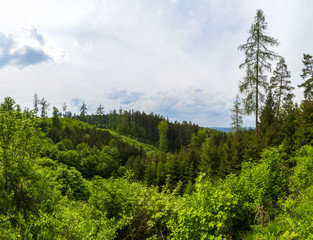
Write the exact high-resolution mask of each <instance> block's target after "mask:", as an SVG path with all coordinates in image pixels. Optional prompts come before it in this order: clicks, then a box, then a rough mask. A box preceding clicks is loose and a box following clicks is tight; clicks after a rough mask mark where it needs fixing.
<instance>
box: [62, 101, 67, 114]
mask: <svg viewBox="0 0 313 240" xmlns="http://www.w3.org/2000/svg"><path fill="white" fill-rule="evenodd" d="M66 110H67V105H66V102H64V103H63V105H62V111H63V117H65V116H66Z"/></svg>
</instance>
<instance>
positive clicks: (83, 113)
mask: <svg viewBox="0 0 313 240" xmlns="http://www.w3.org/2000/svg"><path fill="white" fill-rule="evenodd" d="M86 114H87V106H86V104H85V102H83V105H82V106H81V107H80V116H81V117H85V116H86Z"/></svg>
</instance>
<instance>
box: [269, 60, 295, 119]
mask: <svg viewBox="0 0 313 240" xmlns="http://www.w3.org/2000/svg"><path fill="white" fill-rule="evenodd" d="M290 77H291V75H290V71H288V70H287V65H286V63H285V59H284V58H280V60H279V62H278V63H277V65H276V69H275V71H274V73H273V77H271V82H270V89H271V90H272V93H273V100H274V101H275V103H276V104H275V105H276V106H275V108H276V117H278V116H279V111H280V108H281V106H282V105H284V104H285V102H287V101H288V100H290V98H292V97H293V96H294V95H293V93H291V91H292V90H293V89H294V87H292V86H290V83H291V81H290V80H289V79H290Z"/></svg>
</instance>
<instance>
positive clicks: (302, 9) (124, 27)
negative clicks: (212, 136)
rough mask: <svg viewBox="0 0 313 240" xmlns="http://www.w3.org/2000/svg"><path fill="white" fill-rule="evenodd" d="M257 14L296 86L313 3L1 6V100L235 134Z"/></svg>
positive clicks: (248, 121)
mask: <svg viewBox="0 0 313 240" xmlns="http://www.w3.org/2000/svg"><path fill="white" fill-rule="evenodd" d="M257 9H262V10H263V11H264V15H265V19H266V21H267V23H268V29H267V32H268V34H269V35H270V36H272V37H274V38H276V39H278V41H279V43H280V45H279V46H278V47H275V48H273V49H272V50H274V51H275V52H277V53H278V54H280V55H281V56H283V57H284V58H285V60H286V63H287V65H288V69H289V70H290V71H291V76H292V77H291V81H292V85H293V86H295V87H296V86H297V85H298V84H300V83H302V82H303V80H302V79H301V77H300V74H301V72H302V68H303V63H302V59H303V54H304V53H306V54H311V55H312V54H313V45H312V39H313V28H312V27H311V25H312V23H313V14H312V12H313V1H312V0H297V1H295V0H274V1H273V0H258V1H251V0H236V1H234V0H223V1H221V0H131V1H130V0H45V1H42V0H28V1H23V0H10V1H6V0H3V1H0V82H1V87H0V101H3V99H4V98H5V97H7V96H10V97H12V98H13V99H15V101H16V102H17V103H18V104H20V105H21V107H22V108H24V107H29V108H32V106H33V96H34V94H35V93H37V94H38V96H39V98H45V99H46V100H48V102H49V103H50V109H52V107H53V106H56V107H58V108H59V109H60V110H61V109H62V105H63V103H64V102H65V103H66V105H67V108H68V110H70V111H72V113H79V109H80V107H81V105H82V103H83V102H85V103H86V105H87V108H88V110H87V112H88V113H89V114H92V113H95V111H96V108H97V107H98V106H99V105H100V104H101V105H102V106H104V108H105V112H106V113H108V112H110V111H111V110H113V109H117V110H118V109H120V108H122V109H123V110H130V109H134V110H139V111H145V112H146V113H151V112H153V113H156V114H161V115H163V116H165V117H168V118H169V119H170V120H173V121H175V120H177V121H183V120H186V121H188V122H189V121H191V122H193V123H196V124H199V125H200V126H204V127H213V126H214V127H229V126H230V122H231V119H230V113H231V108H232V107H233V104H234V100H235V97H236V94H237V93H238V83H239V81H241V80H242V77H244V74H245V73H244V70H240V69H239V65H240V63H242V62H243V61H244V58H245V56H244V53H243V52H240V51H239V50H238V46H239V45H241V44H244V43H245V42H246V40H247V38H248V37H249V34H248V31H249V29H250V26H251V24H252V23H253V18H254V16H255V14H256V11H257ZM275 66H276V63H275V62H273V68H275ZM270 76H271V73H269V74H268V77H270ZM294 93H295V94H296V101H297V102H300V101H301V100H302V99H303V89H298V88H296V89H295V91H294ZM253 119H254V116H250V117H245V118H244V125H245V126H247V127H250V126H251V127H253V126H254V120H253Z"/></svg>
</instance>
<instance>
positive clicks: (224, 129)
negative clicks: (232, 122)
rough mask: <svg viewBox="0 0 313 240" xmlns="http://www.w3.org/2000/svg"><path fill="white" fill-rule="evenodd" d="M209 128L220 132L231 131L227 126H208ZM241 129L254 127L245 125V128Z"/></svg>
mask: <svg viewBox="0 0 313 240" xmlns="http://www.w3.org/2000/svg"><path fill="white" fill-rule="evenodd" d="M209 128H211V129H214V130H217V131H220V132H226V133H228V132H231V131H232V129H231V128H227V127H209ZM243 129H245V130H249V129H255V128H254V127H245V128H243Z"/></svg>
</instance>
